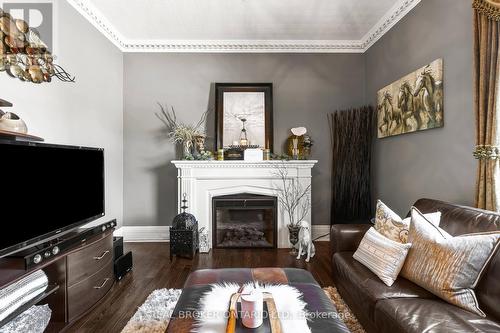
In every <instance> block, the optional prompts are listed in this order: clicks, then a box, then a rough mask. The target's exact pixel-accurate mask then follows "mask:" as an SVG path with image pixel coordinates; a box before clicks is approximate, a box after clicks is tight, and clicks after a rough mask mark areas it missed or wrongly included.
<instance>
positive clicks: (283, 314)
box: [192, 283, 311, 333]
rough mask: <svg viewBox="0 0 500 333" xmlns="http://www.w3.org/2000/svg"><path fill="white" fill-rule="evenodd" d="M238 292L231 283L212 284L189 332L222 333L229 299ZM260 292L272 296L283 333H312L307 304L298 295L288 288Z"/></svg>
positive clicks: (271, 287) (265, 286)
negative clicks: (308, 323)
mask: <svg viewBox="0 0 500 333" xmlns="http://www.w3.org/2000/svg"><path fill="white" fill-rule="evenodd" d="M251 286H252V284H251V283H250V284H247V285H245V290H247V288H251ZM239 288H240V286H239V285H237V284H234V283H225V284H214V285H213V286H212V290H211V291H210V292H207V293H206V294H205V295H203V297H202V298H201V300H200V317H199V318H197V321H196V324H195V326H196V328H195V329H193V331H192V332H193V333H225V332H226V324H227V311H228V309H229V299H230V298H231V295H232V294H234V293H236V292H238V289H239ZM260 289H261V291H262V292H269V293H271V294H273V298H274V303H275V304H276V310H277V312H278V316H279V318H280V324H281V330H282V332H286V333H310V332H311V330H310V329H309V326H308V325H307V311H306V309H305V307H306V303H305V302H304V301H303V300H302V293H301V292H299V291H298V290H297V289H296V288H294V287H291V286H288V285H264V286H260ZM243 293H245V291H244V292H243Z"/></svg>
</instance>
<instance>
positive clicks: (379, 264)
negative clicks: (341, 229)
mask: <svg viewBox="0 0 500 333" xmlns="http://www.w3.org/2000/svg"><path fill="white" fill-rule="evenodd" d="M410 247H411V244H401V243H399V242H395V241H393V240H390V239H389V238H387V237H384V236H383V235H381V234H380V233H379V232H378V231H377V230H375V229H374V228H370V229H369V230H368V231H367V232H366V234H365V236H364V237H363V239H362V240H361V243H360V244H359V247H358V249H357V250H356V252H354V255H353V258H354V259H356V260H357V261H359V262H360V263H362V264H363V265H365V266H366V267H367V268H368V269H369V270H371V271H372V272H373V273H375V275H377V276H378V277H379V278H380V280H382V281H383V282H384V283H385V284H386V285H388V286H392V284H393V283H394V281H396V278H397V277H398V275H399V272H400V271H401V268H402V267H403V264H404V262H405V258H406V255H407V254H408V250H409V249H410Z"/></svg>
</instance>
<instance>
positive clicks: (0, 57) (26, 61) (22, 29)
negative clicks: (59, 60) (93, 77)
mask: <svg viewBox="0 0 500 333" xmlns="http://www.w3.org/2000/svg"><path fill="white" fill-rule="evenodd" d="M3 71H5V72H7V74H8V75H10V76H12V77H14V78H18V79H20V80H21V81H26V82H33V83H42V82H51V81H52V78H53V77H56V78H57V79H59V80H61V81H63V82H75V77H74V76H71V75H70V74H68V72H66V71H65V70H64V68H62V67H61V66H59V65H57V64H55V63H54V57H53V55H52V54H51V53H50V51H49V50H48V49H47V46H46V45H45V43H44V42H43V41H42V39H41V38H40V35H39V34H38V32H37V31H36V30H35V29H33V28H30V27H29V25H28V24H27V23H26V22H25V21H24V20H21V19H14V18H13V17H12V16H11V15H10V14H9V13H6V12H4V11H3V10H2V9H1V8H0V72H3Z"/></svg>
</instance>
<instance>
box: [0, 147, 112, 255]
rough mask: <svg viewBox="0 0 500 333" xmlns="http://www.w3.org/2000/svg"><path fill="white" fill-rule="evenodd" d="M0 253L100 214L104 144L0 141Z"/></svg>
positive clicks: (42, 239) (40, 240) (32, 243)
mask: <svg viewBox="0 0 500 333" xmlns="http://www.w3.org/2000/svg"><path fill="white" fill-rule="evenodd" d="M0 170H1V176H0V188H1V189H2V195H1V196H0V221H1V226H2V232H0V257H4V256H7V255H10V254H13V253H15V252H18V251H21V250H24V249H27V248H30V247H33V246H36V245H39V244H40V243H43V242H45V241H48V240H50V239H52V238H56V237H58V236H59V235H62V234H64V233H67V232H69V231H71V230H73V229H75V228H77V227H79V226H81V225H83V224H86V223H88V222H91V221H93V220H95V219H97V218H100V217H102V216H104V150H103V149H99V148H86V147H73V146H61V145H50V144H41V143H31V142H30V143H24V142H13V141H0Z"/></svg>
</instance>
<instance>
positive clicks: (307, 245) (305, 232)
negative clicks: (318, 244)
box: [297, 221, 316, 262]
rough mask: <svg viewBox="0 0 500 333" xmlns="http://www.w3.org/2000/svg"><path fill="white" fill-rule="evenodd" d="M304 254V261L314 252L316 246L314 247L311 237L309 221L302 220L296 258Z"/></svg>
mask: <svg viewBox="0 0 500 333" xmlns="http://www.w3.org/2000/svg"><path fill="white" fill-rule="evenodd" d="M304 254H305V255H306V262H309V260H310V259H311V258H312V257H314V255H315V254H316V248H315V247H314V244H313V241H312V239H311V228H310V227H309V222H307V221H302V222H301V223H300V231H299V254H298V255H297V260H299V259H300V258H301V257H302V255H304Z"/></svg>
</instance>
